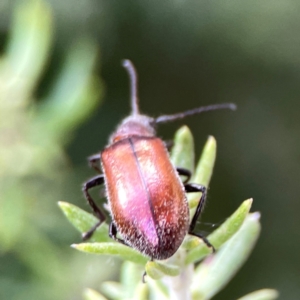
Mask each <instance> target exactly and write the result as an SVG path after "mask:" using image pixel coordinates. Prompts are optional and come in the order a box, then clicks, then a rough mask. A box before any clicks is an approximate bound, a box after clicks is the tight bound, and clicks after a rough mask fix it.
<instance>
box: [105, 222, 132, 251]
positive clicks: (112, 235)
mask: <svg viewBox="0 0 300 300" xmlns="http://www.w3.org/2000/svg"><path fill="white" fill-rule="evenodd" d="M117 233H118V231H117V227H116V225H115V223H114V222H111V223H110V225H109V233H108V235H109V237H110V238H112V239H114V240H115V241H117V242H119V243H121V244H123V245H125V246H128V247H131V246H130V245H128V244H127V243H126V242H125V241H124V240H122V239H119V238H118V237H117Z"/></svg>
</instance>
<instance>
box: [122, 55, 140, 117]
mask: <svg viewBox="0 0 300 300" xmlns="http://www.w3.org/2000/svg"><path fill="white" fill-rule="evenodd" d="M122 65H123V67H124V68H125V69H126V71H127V73H128V75H129V79H130V97H131V110H132V112H131V113H132V115H138V114H139V113H140V111H139V105H138V102H139V98H138V94H137V81H138V76H137V73H136V70H135V67H134V65H133V63H132V62H131V61H130V60H129V59H124V60H123V61H122Z"/></svg>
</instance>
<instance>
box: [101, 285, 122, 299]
mask: <svg viewBox="0 0 300 300" xmlns="http://www.w3.org/2000/svg"><path fill="white" fill-rule="evenodd" d="M101 291H102V292H103V293H104V294H105V295H107V296H109V298H110V299H113V300H118V299H122V295H123V286H122V284H121V283H119V282H114V281H105V282H103V283H102V284H101Z"/></svg>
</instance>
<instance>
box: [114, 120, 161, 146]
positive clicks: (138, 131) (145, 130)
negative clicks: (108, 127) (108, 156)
mask: <svg viewBox="0 0 300 300" xmlns="http://www.w3.org/2000/svg"><path fill="white" fill-rule="evenodd" d="M133 135H135V136H147V137H151V136H155V128H154V119H153V118H150V117H148V116H145V115H131V116H129V117H127V118H126V119H124V120H123V121H122V123H121V124H120V125H119V126H118V127H117V130H116V132H115V133H114V134H113V135H112V136H111V137H110V139H109V142H110V143H114V142H117V141H119V140H122V139H124V138H128V137H130V136H133Z"/></svg>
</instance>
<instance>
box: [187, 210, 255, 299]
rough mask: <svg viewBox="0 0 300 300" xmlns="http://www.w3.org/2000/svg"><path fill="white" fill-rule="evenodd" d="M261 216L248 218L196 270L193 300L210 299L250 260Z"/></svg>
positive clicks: (253, 214) (250, 215)
mask: <svg viewBox="0 0 300 300" xmlns="http://www.w3.org/2000/svg"><path fill="white" fill-rule="evenodd" d="M259 218H260V214H259V213H257V212H256V213H252V214H249V215H248V216H247V218H246V219H245V222H244V223H243V225H242V226H241V228H240V229H239V230H238V232H237V233H236V234H235V235H234V236H233V237H232V238H231V239H230V240H229V241H227V243H226V244H224V245H223V247H222V248H221V249H220V250H219V251H218V252H217V253H216V254H215V255H211V256H210V257H208V258H207V259H206V260H205V261H203V262H202V263H201V264H200V265H199V266H198V267H197V268H196V269H195V274H194V277H193V282H192V292H193V299H211V298H212V297H213V296H214V295H215V294H216V293H218V292H219V291H220V290H221V289H222V288H223V287H224V286H225V285H226V284H227V283H228V282H229V281H230V280H231V278H232V277H233V276H234V275H235V274H236V272H237V271H238V270H239V269H240V267H241V266H242V265H243V263H244V262H245V261H246V259H247V258H248V257H249V255H250V253H251V251H252V249H253V247H254V245H255V243H256V240H257V238H258V236H259V233H260V223H259Z"/></svg>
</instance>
